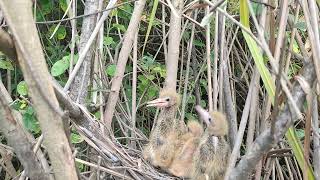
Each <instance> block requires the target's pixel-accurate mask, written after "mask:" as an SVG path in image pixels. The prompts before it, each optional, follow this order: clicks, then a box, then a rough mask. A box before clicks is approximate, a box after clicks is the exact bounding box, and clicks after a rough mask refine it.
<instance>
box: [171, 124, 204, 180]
mask: <svg viewBox="0 0 320 180" xmlns="http://www.w3.org/2000/svg"><path fill="white" fill-rule="evenodd" d="M187 127H188V132H187V133H185V134H183V135H182V136H181V139H179V142H178V149H177V151H176V153H175V157H174V160H173V161H172V164H171V166H170V167H169V169H168V172H169V173H171V174H173V175H175V176H178V177H184V178H190V177H191V172H192V162H193V155H194V152H195V151H196V149H197V147H198V145H199V140H200V137H201V135H202V133H203V127H202V125H201V124H200V123H199V122H198V121H194V120H192V121H188V123H187Z"/></svg>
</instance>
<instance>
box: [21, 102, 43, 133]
mask: <svg viewBox="0 0 320 180" xmlns="http://www.w3.org/2000/svg"><path fill="white" fill-rule="evenodd" d="M22 119H23V125H24V127H25V128H27V129H28V130H29V131H31V132H34V133H36V134H38V133H40V131H41V129H40V125H39V122H38V121H37V119H36V116H35V112H34V109H33V107H31V106H28V107H27V109H26V110H25V112H24V113H23V116H22Z"/></svg>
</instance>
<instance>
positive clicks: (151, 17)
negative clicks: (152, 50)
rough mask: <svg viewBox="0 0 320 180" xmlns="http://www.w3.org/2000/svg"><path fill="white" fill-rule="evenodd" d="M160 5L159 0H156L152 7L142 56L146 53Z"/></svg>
mask: <svg viewBox="0 0 320 180" xmlns="http://www.w3.org/2000/svg"><path fill="white" fill-rule="evenodd" d="M158 4H159V0H154V1H153V6H152V10H151V14H150V19H149V24H148V29H147V33H146V37H145V39H144V43H143V48H142V55H143V53H144V49H145V47H146V44H147V41H148V38H149V35H150V32H151V28H152V25H153V21H154V17H155V15H156V12H157V7H158Z"/></svg>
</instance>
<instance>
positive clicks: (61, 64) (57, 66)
mask: <svg viewBox="0 0 320 180" xmlns="http://www.w3.org/2000/svg"><path fill="white" fill-rule="evenodd" d="M69 58H70V56H65V57H63V58H62V59H61V60H59V61H57V62H55V63H54V64H53V66H52V68H51V74H52V76H53V77H56V76H59V75H61V74H63V73H64V72H65V71H66V70H67V69H68V68H69V66H70V62H69V60H70V59H69Z"/></svg>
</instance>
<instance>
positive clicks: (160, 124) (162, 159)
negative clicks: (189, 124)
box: [142, 90, 186, 169]
mask: <svg viewBox="0 0 320 180" xmlns="http://www.w3.org/2000/svg"><path fill="white" fill-rule="evenodd" d="M179 105H180V96H179V95H178V94H177V93H176V92H175V90H162V91H161V92H160V95H159V98H158V99H156V100H153V101H150V102H148V103H147V106H149V107H150V106H153V107H159V108H161V112H160V113H159V116H158V119H157V122H156V125H155V126H154V128H153V129H152V130H151V134H150V137H149V140H150V141H149V143H148V144H147V145H146V146H145V148H144V149H143V152H142V153H143V157H144V158H145V159H146V160H148V161H149V162H150V163H151V164H152V165H154V166H156V167H161V168H162V169H166V168H168V167H169V166H170V164H171V162H172V160H173V157H174V154H175V147H176V144H177V143H176V142H177V141H176V139H178V137H180V136H181V135H182V134H183V133H185V132H186V127H185V125H184V123H181V122H180V121H179V120H177V119H176V118H175V115H176V112H177V109H178V107H179Z"/></svg>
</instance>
